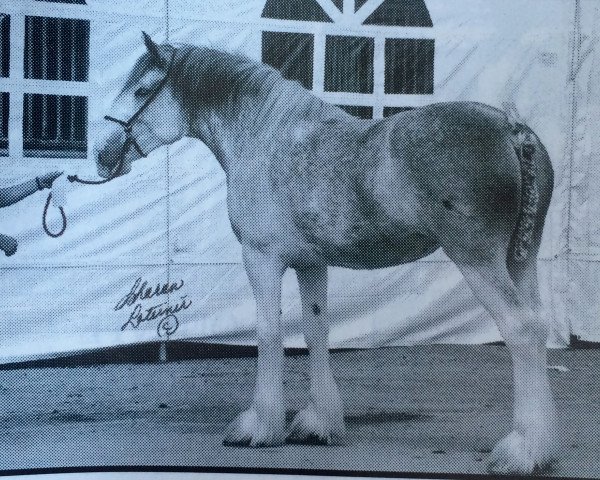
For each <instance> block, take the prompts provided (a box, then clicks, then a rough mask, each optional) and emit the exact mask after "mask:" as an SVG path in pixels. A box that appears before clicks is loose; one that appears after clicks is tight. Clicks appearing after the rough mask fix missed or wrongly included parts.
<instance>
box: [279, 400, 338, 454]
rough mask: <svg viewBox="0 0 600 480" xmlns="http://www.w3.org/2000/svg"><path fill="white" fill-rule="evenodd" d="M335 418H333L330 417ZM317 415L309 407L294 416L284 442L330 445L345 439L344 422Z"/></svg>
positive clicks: (311, 407)
mask: <svg viewBox="0 0 600 480" xmlns="http://www.w3.org/2000/svg"><path fill="white" fill-rule="evenodd" d="M332 417H335V416H332ZM339 417H340V418H329V419H328V418H327V417H326V416H325V415H319V414H318V413H317V411H316V410H315V408H314V407H313V406H312V405H311V406H309V407H307V408H306V409H304V410H301V411H300V412H298V413H297V414H296V416H295V417H294V420H293V421H292V423H291V425H290V428H289V429H288V433H287V438H286V441H287V442H288V443H301V444H308V445H332V444H335V443H341V442H342V441H343V439H344V437H345V427H344V420H343V418H342V416H341V415H340V416H339Z"/></svg>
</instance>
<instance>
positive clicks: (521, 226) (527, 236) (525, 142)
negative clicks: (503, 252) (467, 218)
mask: <svg viewBox="0 0 600 480" xmlns="http://www.w3.org/2000/svg"><path fill="white" fill-rule="evenodd" d="M514 133H515V135H516V140H517V141H516V144H515V147H514V148H515V152H516V153H517V157H519V163H520V165H521V209H520V211H519V217H518V219H517V228H516V230H515V234H514V243H513V255H514V258H515V260H517V261H520V262H522V261H524V260H525V259H527V253H528V250H529V247H530V245H531V242H532V240H533V231H534V228H535V220H536V215H537V210H538V201H539V194H538V189H537V183H536V178H535V162H534V159H533V154H534V153H535V139H534V137H533V135H532V133H531V131H530V130H529V129H528V128H527V127H525V126H524V125H522V124H517V125H516V126H515V130H514Z"/></svg>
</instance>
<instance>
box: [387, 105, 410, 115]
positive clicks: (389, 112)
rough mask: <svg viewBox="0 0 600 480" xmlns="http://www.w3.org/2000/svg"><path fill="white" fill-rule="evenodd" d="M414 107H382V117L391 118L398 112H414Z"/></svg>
mask: <svg viewBox="0 0 600 480" xmlns="http://www.w3.org/2000/svg"><path fill="white" fill-rule="evenodd" d="M414 109H415V107H383V116H384V117H391V116H392V115H396V114H397V113H400V112H406V111H407V110H414Z"/></svg>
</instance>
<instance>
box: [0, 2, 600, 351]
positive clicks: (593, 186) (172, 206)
mask: <svg viewBox="0 0 600 480" xmlns="http://www.w3.org/2000/svg"><path fill="white" fill-rule="evenodd" d="M7 3H8V2H7ZM264 3H265V2H264V0H219V1H207V0H169V1H168V2H165V1H164V0H144V1H143V2H140V1H135V2H133V1H128V2H123V1H117V0H89V1H88V2H87V5H86V6H80V5H57V4H44V3H42V2H34V1H27V0H23V1H22V2H14V1H11V2H10V4H9V5H4V2H3V5H2V7H1V8H0V10H2V11H5V12H6V13H9V14H10V15H11V22H12V24H13V25H19V21H22V20H23V18H24V16H25V15H33V14H35V15H42V16H43V15H47V16H66V17H77V18H85V19H90V21H91V34H90V75H89V76H90V81H89V82H88V84H86V85H83V86H81V87H78V88H81V89H82V91H85V92H86V95H89V100H88V101H89V117H90V118H89V133H88V138H89V143H90V145H89V146H88V149H89V151H90V152H91V149H92V145H91V143H92V142H93V141H94V137H95V135H97V133H98V131H99V130H100V129H101V128H102V127H103V123H104V121H103V120H102V116H103V115H104V114H105V112H106V110H107V109H108V107H109V105H110V103H111V100H112V98H114V95H115V93H116V91H117V89H118V87H119V85H120V84H121V83H122V82H123V80H124V78H125V76H126V74H127V72H128V71H129V69H130V68H131V66H132V64H133V62H134V61H135V59H136V58H137V57H138V56H139V55H140V54H141V53H142V52H143V48H144V47H143V45H142V42H141V35H140V32H141V30H145V31H147V32H148V33H150V34H151V35H152V36H153V37H154V38H155V39H157V40H161V41H162V40H164V39H165V38H166V37H167V31H168V38H169V41H171V42H186V43H193V44H197V45H212V46H217V47H219V48H224V49H227V50H236V51H241V52H244V53H245V54H247V55H249V56H251V57H253V58H256V59H260V58H261V31H263V30H268V31H289V32H308V33H314V34H315V66H316V67H318V66H319V61H321V58H322V55H323V54H322V53H320V52H322V48H321V47H322V46H323V45H322V44H323V39H324V37H325V35H336V34H337V35H344V34H347V35H357V36H372V37H373V38H374V39H375V48H376V52H375V61H374V69H375V82H374V83H375V93H374V96H375V97H374V98H375V103H376V104H377V105H379V107H376V108H375V110H374V115H375V116H378V115H379V116H380V114H381V106H382V105H383V104H385V105H389V106H418V105H424V104H427V103H432V102H434V101H446V100H476V101H481V102H485V103H488V104H491V105H494V106H496V107H499V108H504V109H505V110H510V111H511V112H513V114H515V115H518V117H519V118H520V119H521V120H522V121H524V122H526V123H528V124H529V125H530V126H531V127H532V128H533V129H534V130H535V131H536V132H537V133H538V134H539V136H540V137H541V139H542V141H543V142H544V144H545V145H546V147H547V149H548V151H549V153H550V156H551V158H552V162H553V165H554V168H555V172H556V186H555V191H554V197H553V201H552V205H551V209H550V213H549V216H548V220H547V225H546V230H545V234H544V241H543V245H542V248H541V251H540V256H539V274H540V284H541V291H542V298H543V303H544V309H545V311H544V315H545V316H546V317H547V318H548V320H549V322H550V323H551V325H552V336H551V339H550V345H552V346H564V345H566V344H567V342H568V341H569V336H570V335H571V334H574V335H577V336H579V337H580V338H582V339H585V340H590V341H599V340H600V323H599V320H598V312H599V311H600V309H599V306H600V295H599V293H598V292H599V289H598V285H599V284H600V268H599V266H600V168H598V165H600V162H599V160H600V158H598V156H599V155H600V153H598V152H600V135H598V133H599V130H598V128H599V127H598V125H600V82H599V81H598V78H600V56H599V55H598V51H599V50H598V49H597V48H594V47H595V45H596V43H597V40H598V34H599V32H598V21H599V20H600V6H599V5H598V2H597V1H595V0H580V1H578V0H453V1H452V2H449V1H447V0H426V4H427V7H428V9H429V13H430V15H431V19H432V22H433V27H432V28H420V27H390V26H373V25H372V26H364V25H361V24H360V23H358V22H357V21H356V18H354V17H353V16H352V15H343V14H340V12H339V11H338V10H335V6H333V4H331V5H329V4H330V3H331V2H329V1H328V0H319V3H320V4H325V7H326V8H328V11H329V12H331V13H332V15H334V14H336V12H337V14H336V16H335V20H336V22H331V23H312V22H295V21H292V20H273V19H266V18H261V12H262V10H263V7H264ZM337 3H340V4H341V3H342V2H337ZM142 4H143V5H142ZM351 4H352V6H353V5H354V4H353V2H348V1H347V0H344V2H343V5H344V6H351ZM328 5H329V7H328ZM373 5H374V2H373V0H371V1H369V2H367V3H366V4H365V6H366V7H368V8H373ZM332 8H333V9H334V10H331V9H332ZM348 10H349V9H346V11H348ZM167 12H168V16H167ZM17 31H18V30H17ZM391 37H401V38H432V39H435V75H434V78H435V81H434V85H435V86H434V92H433V94H432V95H410V94H395V95H387V96H386V95H385V93H384V92H383V91H382V88H383V87H382V86H381V85H382V84H383V71H382V69H383V64H382V62H381V58H382V57H381V54H380V53H378V50H377V48H380V47H381V45H382V41H384V40H385V38H391ZM320 48H321V49H320ZM13 52H14V50H13ZM17 53H18V51H17ZM18 61H19V59H18V58H17V60H15V59H11V65H17V63H18ZM21 68H22V67H21ZM16 72H17V73H16V74H15V75H16V76H17V78H16V80H15V78H13V77H14V76H13V74H12V72H11V78H10V79H9V80H3V81H2V82H4V83H0V85H2V86H3V87H2V89H5V90H6V91H10V93H11V96H12V95H18V94H19V93H22V92H23V91H25V90H27V89H28V88H29V89H30V90H27V91H32V90H31V88H34V87H35V85H34V86H33V87H32V86H29V84H28V83H27V82H19V78H18V75H19V72H18V70H16ZM315 75H317V77H318V76H319V75H320V72H319V69H318V68H316V69H315ZM47 84H48V82H45V83H44V84H43V85H41V87H40V88H43V89H51V88H52V86H51V85H50V86H48V85H47ZM315 85H316V87H317V90H318V86H319V79H318V78H317V80H316V81H315ZM44 91H47V90H44ZM322 95H323V96H324V98H328V99H330V100H332V101H336V102H339V101H340V99H341V101H344V102H349V103H352V102H354V103H355V104H361V103H362V102H365V101H366V100H369V98H370V97H369V98H366V97H365V96H364V95H362V94H345V96H344V95H341V96H340V95H337V94H335V95H334V94H327V93H323V94H322ZM336 95H337V96H336ZM11 98H12V97H11ZM365 98H366V100H365ZM13 104H14V103H11V105H13ZM378 108H379V110H378ZM19 115H20V113H19V112H12V111H11V122H12V123H11V129H12V128H20V127H18V124H19V122H22V120H21V117H20V116H19ZM15 137H16V134H15V133H14V132H13V133H11V135H10V138H11V139H14V138H15ZM11 148H12V146H11ZM10 152H11V153H10V156H9V157H5V158H2V159H0V166H1V168H0V177H1V182H2V185H10V184H12V183H15V182H17V181H20V180H24V179H27V178H31V177H32V176H35V175H37V174H40V173H43V172H46V171H49V170H51V169H53V168H60V169H64V170H65V171H66V172H67V173H79V174H80V175H82V176H84V175H85V176H90V175H94V173H95V171H94V168H93V159H92V157H91V154H90V155H89V158H88V160H75V159H70V160H60V159H31V158H23V157H22V156H21V155H20V152H19V149H12V150H10ZM14 152H16V154H14ZM68 188H69V191H68V192H66V195H67V197H66V198H67V204H66V212H67V216H68V220H69V225H68V228H67V231H66V233H65V234H64V235H63V236H62V237H61V238H59V239H52V238H49V237H47V236H46V235H45V234H44V232H43V230H42V228H41V214H42V208H43V202H44V201H45V195H43V194H36V195H34V196H32V197H30V198H28V199H26V200H25V201H23V202H21V203H19V204H17V205H14V206H12V207H9V208H5V209H3V210H1V211H0V225H1V231H2V233H5V234H10V235H13V236H15V237H16V238H17V239H18V241H19V252H18V253H17V255H15V256H14V257H10V258H4V257H2V258H0V272H1V276H0V287H1V292H2V295H1V298H2V300H1V301H0V318H1V321H2V327H3V328H2V335H1V338H2V345H3V347H2V349H1V350H0V361H2V362H8V361H15V360H23V359H28V358H36V357H37V358H39V357H44V356H54V355H58V354H63V353H66V352H73V351H79V350H84V349H93V348H99V347H106V346H115V345H123V344H131V343H135V342H143V341H156V340H158V336H157V323H158V321H149V322H144V323H142V324H141V325H140V326H139V327H138V328H137V329H135V328H132V326H131V325H129V326H127V327H126V328H125V329H124V330H121V327H122V325H124V324H125V323H126V322H127V319H128V317H129V315H130V313H131V312H132V311H133V308H134V307H135V305H131V306H126V307H125V308H123V309H120V310H115V309H114V307H115V305H116V304H117V302H118V301H119V300H120V299H121V298H122V297H124V296H125V295H126V294H127V293H128V292H129V291H130V290H131V288H132V286H133V285H134V282H135V280H136V279H138V278H142V279H143V280H144V281H147V282H148V284H149V285H153V286H155V285H156V284H159V283H160V284H163V283H165V282H171V283H180V281H182V280H183V282H184V285H183V287H182V288H181V289H179V290H177V291H176V292H173V293H172V294H171V295H170V297H169V303H170V304H172V305H174V304H176V303H178V302H180V301H181V297H182V296H184V297H185V300H184V301H186V302H189V301H191V302H192V303H191V306H190V307H189V308H188V309H186V310H183V311H181V312H179V313H178V314H177V317H178V320H179V329H178V330H177V331H176V332H175V333H174V334H173V335H172V337H171V338H172V339H175V340H183V339H194V340H200V341H207V342H223V343H240V344H252V343H254V337H253V326H254V300H253V297H252V295H251V291H250V287H249V284H248V281H247V279H246V276H245V273H244V269H243V267H242V265H241V255H240V247H239V245H238V244H237V241H236V239H235V237H234V235H233V233H232V231H231V228H230V226H229V222H228V218H227V210H226V203H225V202H226V193H227V192H226V188H225V177H224V174H223V173H222V172H221V171H220V167H219V165H218V163H217V162H216V160H215V159H214V157H213V156H212V155H211V153H210V152H209V151H208V150H207V148H206V147H205V146H203V145H202V144H201V143H200V142H199V141H196V140H189V139H185V140H182V141H180V142H178V143H177V144H175V145H172V146H171V147H169V148H162V149H160V150H157V151H155V152H153V153H152V154H151V155H150V156H149V158H147V159H145V160H141V161H139V162H137V163H136V164H134V168H133V171H132V172H131V174H129V175H127V176H125V177H122V178H119V179H117V180H114V181H112V182H110V183H108V184H106V185H103V186H81V185H75V186H71V187H68ZM51 218H52V219H53V220H52V221H51V225H52V226H53V227H54V228H57V226H58V225H57V223H53V222H54V221H56V220H57V216H56V212H55V211H53V212H52V214H51ZM330 277H331V281H330V291H329V305H330V313H331V326H332V328H331V339H330V340H331V341H330V343H331V346H332V347H377V346H384V345H407V344H422V343H482V342H491V341H496V340H500V336H499V334H498V331H497V329H496V327H495V325H494V324H493V321H492V320H491V319H490V318H489V317H488V315H487V314H486V313H485V312H484V311H483V309H482V308H481V307H480V306H479V305H478V303H477V302H476V301H475V300H474V298H473V297H472V295H471V293H470V291H469V289H468V287H467V285H466V283H465V282H464V280H463V279H462V277H461V275H460V273H459V272H458V270H457V269H456V268H455V267H454V266H453V264H452V263H451V262H450V261H449V260H448V259H447V258H446V257H445V256H444V255H443V254H442V253H441V252H437V253H436V254H434V255H432V256H430V257H428V258H425V259H423V260H421V261H418V262H415V263H413V264H410V265H405V266H400V267H396V268H389V269H383V270H375V271H350V270H344V269H337V268H334V269H331V273H330ZM161 298H162V297H158V298H155V299H152V300H145V301H143V302H141V303H142V304H143V307H144V308H149V307H151V306H153V305H156V304H159V303H161V301H163V300H161ZM299 315H300V302H299V297H298V292H297V286H296V283H295V277H294V275H293V272H288V273H287V274H286V276H285V279H284V289H283V319H284V323H285V325H286V329H287V330H286V332H287V338H286V344H287V345H288V346H303V345H304V342H303V339H302V336H301V334H300V331H299V328H298V325H297V323H298V322H297V320H298V318H299Z"/></svg>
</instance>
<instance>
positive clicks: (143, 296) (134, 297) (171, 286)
mask: <svg viewBox="0 0 600 480" xmlns="http://www.w3.org/2000/svg"><path fill="white" fill-rule="evenodd" d="M183 284H184V282H183V280H180V281H179V282H177V283H163V284H162V285H161V284H160V283H159V284H158V285H156V287H149V286H148V282H146V281H144V282H142V278H141V277H140V278H138V279H137V280H136V281H135V283H134V284H133V287H131V290H130V291H129V293H128V294H127V295H125V296H124V297H123V298H122V299H121V300H119V301H118V302H117V304H116V305H115V310H121V309H122V308H123V307H124V306H126V305H127V306H129V307H131V306H132V305H133V304H135V303H136V302H139V301H140V300H149V299H151V298H154V297H158V296H160V295H169V294H171V293H173V292H176V291H177V290H180V289H181V288H182V287H183ZM136 308H137V307H136Z"/></svg>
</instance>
